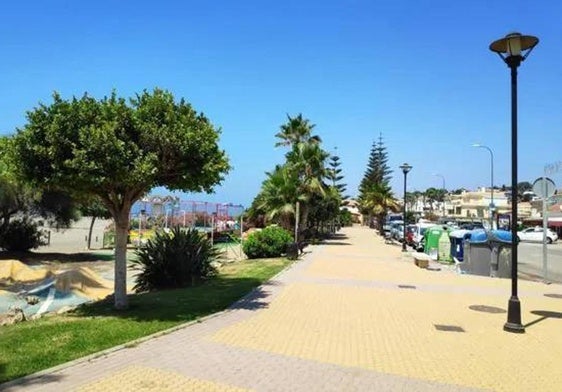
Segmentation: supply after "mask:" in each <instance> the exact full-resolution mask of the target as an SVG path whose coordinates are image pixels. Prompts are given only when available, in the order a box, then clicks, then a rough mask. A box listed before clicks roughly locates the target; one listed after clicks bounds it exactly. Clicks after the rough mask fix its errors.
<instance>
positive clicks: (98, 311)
mask: <svg viewBox="0 0 562 392" xmlns="http://www.w3.org/2000/svg"><path fill="white" fill-rule="evenodd" d="M289 263H290V261H288V260H286V259H267V260H246V261H240V262H236V263H232V264H228V265H225V266H224V267H223V268H222V269H221V271H220V273H219V275H218V276H217V277H215V278H213V279H210V280H208V281H206V282H204V283H202V284H201V285H198V286H195V287H191V288H187V289H178V290H168V291H160V292H154V293H145V294H134V295H130V297H129V301H130V307H129V309H128V310H126V311H115V310H113V307H112V304H111V303H108V302H104V301H101V302H97V303H92V304H86V305H82V306H81V307H79V308H77V309H76V310H75V311H73V312H71V313H68V314H65V315H57V316H51V317H45V318H42V319H39V320H36V321H30V322H24V323H20V324H16V325H12V326H5V327H0V353H1V355H0V382H5V381H8V380H11V379H14V378H18V377H22V376H25V375H27V374H31V373H34V372H37V371H39V370H42V369H46V368H49V367H52V366H55V365H58V364H61V363H64V362H67V361H70V360H73V359H76V358H80V357H83V356H86V355H88V354H92V353H95V352H98V351H101V350H104V349H107V348H110V347H113V346H116V345H119V344H123V343H126V342H130V341H132V340H134V339H138V338H140V337H143V336H147V335H150V334H152V333H155V332H158V331H162V330H164V329H167V328H170V327H173V326H175V325H178V324H181V323H184V322H186V321H190V320H195V319H197V318H200V317H203V316H206V315H209V314H212V313H215V312H218V311H220V310H223V309H225V308H227V307H228V306H229V305H231V304H232V303H233V302H235V301H236V300H238V299H239V298H241V297H243V296H244V295H245V294H247V293H248V292H249V291H251V290H252V289H253V288H255V287H257V286H259V285H260V284H261V283H263V282H265V281H267V280H268V279H270V278H271V277H272V276H274V275H275V274H277V273H278V272H279V271H281V270H282V269H283V268H285V267H286V266H287V265H288V264H289ZM248 305H249V306H253V307H254V308H258V307H259V305H260V304H259V299H258V300H256V302H255V303H254V304H253V305H252V304H245V306H248Z"/></svg>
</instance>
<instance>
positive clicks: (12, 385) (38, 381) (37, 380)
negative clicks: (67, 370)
mask: <svg viewBox="0 0 562 392" xmlns="http://www.w3.org/2000/svg"><path fill="white" fill-rule="evenodd" d="M5 374H6V373H5V365H4V364H0V376H2V377H1V379H4V377H3V376H4V375H5ZM62 378H63V376H61V375H59V374H44V375H42V376H38V377H30V378H28V379H23V380H18V379H15V380H13V381H8V382H6V383H4V384H0V391H4V392H9V391H15V390H22V389H24V388H26V387H31V386H34V385H44V384H50V383H56V382H59V381H60V380H61V379H62Z"/></svg>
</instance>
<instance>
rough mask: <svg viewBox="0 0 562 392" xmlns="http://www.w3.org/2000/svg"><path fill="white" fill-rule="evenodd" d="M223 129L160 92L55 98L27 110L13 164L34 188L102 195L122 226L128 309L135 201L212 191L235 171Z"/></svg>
mask: <svg viewBox="0 0 562 392" xmlns="http://www.w3.org/2000/svg"><path fill="white" fill-rule="evenodd" d="M219 133H220V132H219V131H218V130H217V129H216V128H215V127H214V126H213V125H212V124H211V122H210V121H209V119H208V118H207V117H205V116H204V115H203V114H202V113H198V112H197V111H195V110H194V109H193V108H192V107H191V105H190V104H188V103H187V102H185V101H184V100H183V99H182V100H180V101H179V102H178V101H176V100H175V99H174V97H173V96H172V94H171V93H169V92H167V91H164V90H160V89H155V90H154V91H152V92H149V91H143V92H142V93H140V94H137V95H136V96H134V97H132V98H130V99H128V100H127V99H124V98H120V97H117V95H116V94H115V93H112V94H111V95H110V96H109V97H104V98H103V99H99V100H98V99H95V98H93V97H91V96H88V95H84V96H82V97H80V98H76V97H73V98H72V99H63V98H62V97H61V96H60V95H59V94H56V93H55V94H54V95H53V102H52V103H51V104H49V105H45V104H40V105H39V106H38V107H36V108H34V109H33V110H31V111H30V112H28V113H27V124H26V125H25V126H24V127H23V128H21V129H18V130H17V133H16V135H15V136H14V148H13V149H12V158H13V159H12V162H13V163H14V164H15V165H16V166H17V168H18V173H19V175H20V176H21V177H22V178H25V179H26V180H28V181H29V182H30V183H32V184H33V185H36V186H39V187H41V188H44V189H49V190H62V191H65V192H68V193H70V194H71V195H73V196H74V197H76V198H78V199H81V198H85V199H88V198H90V197H92V196H95V197H97V198H99V200H100V201H101V202H102V203H103V205H104V206H105V207H106V208H107V209H108V210H109V212H110V213H111V215H112V217H113V219H114V221H115V228H116V240H115V307H116V308H117V309H123V308H126V307H127V306H128V301H127V295H126V293H127V290H126V276H127V264H126V250H127V234H128V229H129V213H130V210H131V206H132V205H133V203H134V202H135V201H137V200H139V198H140V197H141V196H142V195H144V194H146V193H147V192H149V191H150V189H152V188H153V187H157V186H165V187H167V188H168V189H170V190H180V191H190V192H201V191H207V192H210V191H212V189H213V186H214V185H216V184H219V183H220V182H221V181H222V180H223V176H224V174H225V173H227V172H228V170H229V163H228V159H227V157H226V154H225V152H224V151H222V150H221V149H220V148H219V146H218V138H219Z"/></svg>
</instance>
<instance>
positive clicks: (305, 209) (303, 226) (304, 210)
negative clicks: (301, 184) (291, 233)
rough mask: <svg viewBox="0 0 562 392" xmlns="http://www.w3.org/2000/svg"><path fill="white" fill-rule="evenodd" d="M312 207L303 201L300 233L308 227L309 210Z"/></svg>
mask: <svg viewBox="0 0 562 392" xmlns="http://www.w3.org/2000/svg"><path fill="white" fill-rule="evenodd" d="M309 210H310V208H309V207H308V205H307V204H306V203H301V208H300V219H299V234H300V233H302V232H303V230H306V229H307V228H308V211H309Z"/></svg>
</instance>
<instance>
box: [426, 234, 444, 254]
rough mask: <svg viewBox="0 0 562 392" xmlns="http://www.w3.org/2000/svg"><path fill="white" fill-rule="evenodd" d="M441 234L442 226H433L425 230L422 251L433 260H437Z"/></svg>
mask: <svg viewBox="0 0 562 392" xmlns="http://www.w3.org/2000/svg"><path fill="white" fill-rule="evenodd" d="M442 234H443V227H442V226H433V227H430V228H429V229H427V230H426V231H425V248H424V252H425V253H426V254H428V255H429V256H431V258H432V259H433V260H437V258H438V256H439V239H440V238H441V235H442Z"/></svg>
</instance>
